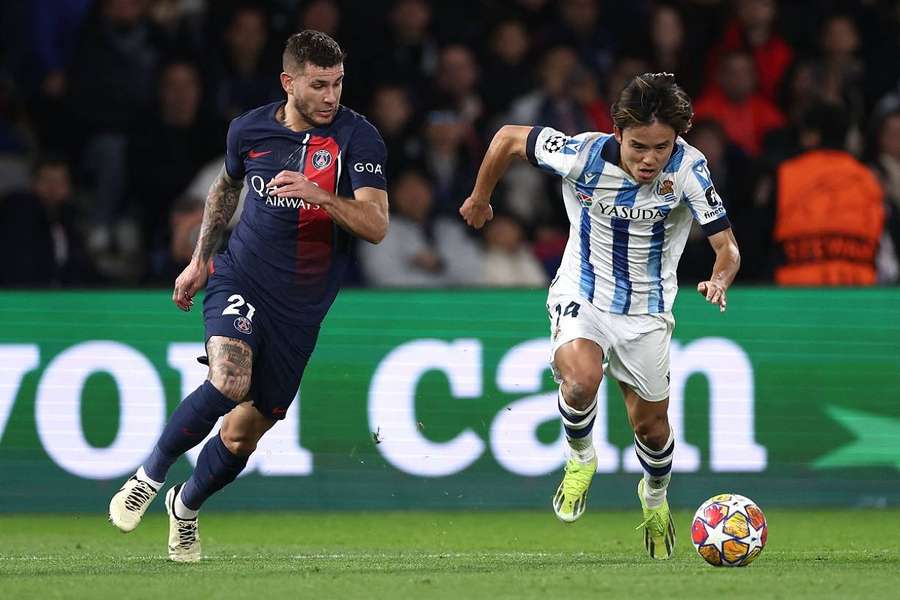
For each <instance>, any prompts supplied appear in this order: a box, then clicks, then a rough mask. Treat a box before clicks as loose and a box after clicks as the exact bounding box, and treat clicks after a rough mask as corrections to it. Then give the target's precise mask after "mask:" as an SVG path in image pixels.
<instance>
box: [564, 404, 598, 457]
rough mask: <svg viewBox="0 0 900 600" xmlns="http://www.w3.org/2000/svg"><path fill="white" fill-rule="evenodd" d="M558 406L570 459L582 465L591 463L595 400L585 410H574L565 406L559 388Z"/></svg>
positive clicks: (595, 415)
mask: <svg viewBox="0 0 900 600" xmlns="http://www.w3.org/2000/svg"><path fill="white" fill-rule="evenodd" d="M558 404H559V414H560V415H562V422H563V428H564V429H565V432H566V441H567V442H568V443H569V449H570V450H571V454H572V458H575V459H576V460H578V462H582V463H587V462H591V461H592V460H594V458H595V457H596V452H595V450H594V442H593V439H592V438H591V430H592V429H593V428H594V419H596V418H597V398H596V397H595V398H594V399H593V401H592V402H591V404H590V406H588V407H587V408H586V409H584V410H576V409H574V408H572V407H571V406H569V405H568V404H566V401H565V399H564V398H563V393H562V388H560V390H559V400H558Z"/></svg>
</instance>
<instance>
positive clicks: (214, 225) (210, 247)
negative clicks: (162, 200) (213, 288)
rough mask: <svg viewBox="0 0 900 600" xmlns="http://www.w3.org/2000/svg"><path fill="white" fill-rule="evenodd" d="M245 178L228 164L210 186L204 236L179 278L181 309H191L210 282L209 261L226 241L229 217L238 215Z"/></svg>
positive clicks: (176, 294)
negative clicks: (233, 172)
mask: <svg viewBox="0 0 900 600" xmlns="http://www.w3.org/2000/svg"><path fill="white" fill-rule="evenodd" d="M243 185H244V182H243V181H241V180H235V179H232V178H231V177H229V176H228V173H227V172H226V171H225V167H222V170H221V171H219V175H218V177H216V180H215V181H214V182H213V184H212V186H211V187H210V188H209V193H208V194H207V196H206V207H205V208H204V209H203V224H202V225H201V226H200V237H199V238H198V239H197V246H196V248H194V256H193V258H191V262H190V264H188V266H187V267H185V269H184V271H182V272H181V275H179V276H178V279H176V280H175V291H174V292H172V302H174V303H175V304H176V305H178V308H180V309H181V310H185V311H187V310H191V306H192V305H193V304H194V294H196V293H197V290H199V289H200V288H202V287H203V286H204V285H206V278H207V276H208V272H207V264H208V263H209V259H210V258H212V255H213V253H214V252H215V251H216V249H218V247H219V244H221V243H222V235H223V234H224V233H225V227H226V226H227V225H228V221H230V220H231V217H232V216H234V211H235V210H236V209H237V205H238V198H239V197H240V193H241V187H242V186H243Z"/></svg>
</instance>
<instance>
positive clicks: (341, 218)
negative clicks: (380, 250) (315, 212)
mask: <svg viewBox="0 0 900 600" xmlns="http://www.w3.org/2000/svg"><path fill="white" fill-rule="evenodd" d="M322 208H324V209H325V211H326V212H327V213H328V215H329V216H330V217H331V219H332V220H333V221H334V222H335V223H337V224H338V225H340V226H341V227H342V228H344V229H345V230H347V231H349V232H350V233H352V234H353V235H355V236H356V237H359V238H362V239H364V240H366V241H367V242H371V243H373V244H377V243H378V242H380V241H381V240H383V239H384V236H385V235H387V230H388V210H387V203H384V204H382V203H380V202H378V201H375V200H368V199H360V198H344V197H341V196H334V195H331V196H330V199H329V201H328V202H326V203H324V204H323V205H322Z"/></svg>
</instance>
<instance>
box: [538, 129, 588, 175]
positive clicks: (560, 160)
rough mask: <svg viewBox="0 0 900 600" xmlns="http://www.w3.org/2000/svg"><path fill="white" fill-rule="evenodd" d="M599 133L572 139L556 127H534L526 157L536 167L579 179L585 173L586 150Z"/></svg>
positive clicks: (581, 135)
mask: <svg viewBox="0 0 900 600" xmlns="http://www.w3.org/2000/svg"><path fill="white" fill-rule="evenodd" d="M596 137H597V134H592V133H580V134H578V135H575V136H569V135H566V134H565V133H563V132H561V131H557V130H556V129H553V128H552V127H532V128H531V132H529V134H528V140H527V142H526V144H525V155H526V156H527V157H528V162H530V163H531V164H533V165H534V166H536V167H538V168H540V169H543V170H544V171H548V172H550V173H553V174H554V175H559V176H560V177H563V178H566V179H572V180H575V179H578V177H579V176H580V175H581V171H583V170H584V160H579V157H580V156H581V155H582V154H583V151H584V150H585V149H586V148H587V146H589V145H590V142H591V141H592V140H593V139H595V138H596Z"/></svg>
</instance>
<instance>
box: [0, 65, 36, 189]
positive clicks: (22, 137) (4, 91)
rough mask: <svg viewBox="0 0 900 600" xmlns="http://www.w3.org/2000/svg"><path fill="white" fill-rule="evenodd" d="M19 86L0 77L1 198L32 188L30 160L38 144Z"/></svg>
mask: <svg viewBox="0 0 900 600" xmlns="http://www.w3.org/2000/svg"><path fill="white" fill-rule="evenodd" d="M35 137H36V136H35V133H34V131H33V129H32V124H31V121H30V119H29V118H28V112H27V111H26V109H25V101H24V99H23V98H22V96H21V94H20V92H19V90H18V89H17V88H16V86H15V84H14V83H13V82H12V81H11V80H9V79H4V78H2V77H0V194H3V193H4V192H7V191H11V190H13V189H15V188H17V187H23V186H26V185H28V179H29V167H28V159H27V156H28V154H29V153H30V152H32V151H33V150H34V148H35V144H36V142H37V140H36V139H35Z"/></svg>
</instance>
